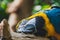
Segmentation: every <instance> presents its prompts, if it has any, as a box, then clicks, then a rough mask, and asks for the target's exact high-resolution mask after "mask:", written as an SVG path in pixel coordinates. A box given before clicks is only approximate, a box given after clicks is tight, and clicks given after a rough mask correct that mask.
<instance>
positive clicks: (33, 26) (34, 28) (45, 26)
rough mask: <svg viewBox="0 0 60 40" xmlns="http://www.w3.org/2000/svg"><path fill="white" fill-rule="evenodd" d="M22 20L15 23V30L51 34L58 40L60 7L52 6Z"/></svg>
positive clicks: (41, 34) (59, 33) (59, 37)
mask: <svg viewBox="0 0 60 40" xmlns="http://www.w3.org/2000/svg"><path fill="white" fill-rule="evenodd" d="M23 20H24V19H23ZM23 20H22V21H20V22H19V23H18V24H17V27H18V28H17V32H23V33H33V34H37V35H40V36H45V37H49V36H52V37H55V38H56V39H57V40H60V7H57V6H54V7H52V8H51V9H49V10H45V11H44V12H37V13H36V14H34V15H32V16H30V17H28V18H26V19H25V20H24V21H23Z"/></svg>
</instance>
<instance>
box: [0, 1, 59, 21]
mask: <svg viewBox="0 0 60 40" xmlns="http://www.w3.org/2000/svg"><path fill="white" fill-rule="evenodd" d="M12 1H13V0H0V21H1V20H2V19H3V18H7V17H8V15H7V14H6V12H5V10H6V8H7V4H8V3H9V2H12ZM49 1H50V3H49ZM47 2H48V3H46V0H35V1H34V6H33V10H32V13H33V14H34V13H36V12H38V11H40V10H46V9H47V8H49V7H50V6H52V5H53V6H54V5H57V6H60V0H47Z"/></svg>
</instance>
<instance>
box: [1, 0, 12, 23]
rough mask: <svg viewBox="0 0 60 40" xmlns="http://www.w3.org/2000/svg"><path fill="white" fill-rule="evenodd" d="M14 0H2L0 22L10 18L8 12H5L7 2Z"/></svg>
mask: <svg viewBox="0 0 60 40" xmlns="http://www.w3.org/2000/svg"><path fill="white" fill-rule="evenodd" d="M11 1H12V0H0V22H1V21H2V20H3V19H4V18H5V19H8V14H7V13H6V12H5V11H6V8H7V4H8V3H9V2H11Z"/></svg>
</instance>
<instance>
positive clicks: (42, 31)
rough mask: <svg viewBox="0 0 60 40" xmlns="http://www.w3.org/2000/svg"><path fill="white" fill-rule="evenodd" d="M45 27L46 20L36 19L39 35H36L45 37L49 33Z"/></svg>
mask: <svg viewBox="0 0 60 40" xmlns="http://www.w3.org/2000/svg"><path fill="white" fill-rule="evenodd" d="M44 27H45V20H44V19H43V18H42V17H38V16H37V17H36V29H37V33H35V35H37V36H42V37H45V36H46V34H47V31H46V30H45V29H44Z"/></svg>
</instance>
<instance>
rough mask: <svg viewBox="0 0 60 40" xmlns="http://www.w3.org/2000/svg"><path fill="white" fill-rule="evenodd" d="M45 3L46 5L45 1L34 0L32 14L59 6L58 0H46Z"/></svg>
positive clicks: (59, 0) (59, 1)
mask: <svg viewBox="0 0 60 40" xmlns="http://www.w3.org/2000/svg"><path fill="white" fill-rule="evenodd" d="M47 2H48V3H46V0H35V1H34V6H33V11H32V13H33V14H34V13H36V12H38V11H40V10H46V9H48V8H49V7H51V6H60V0H47ZM49 2H50V3H49ZM38 6H40V8H37V7H38ZM36 9H37V10H36ZM39 9H40V10H39Z"/></svg>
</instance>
